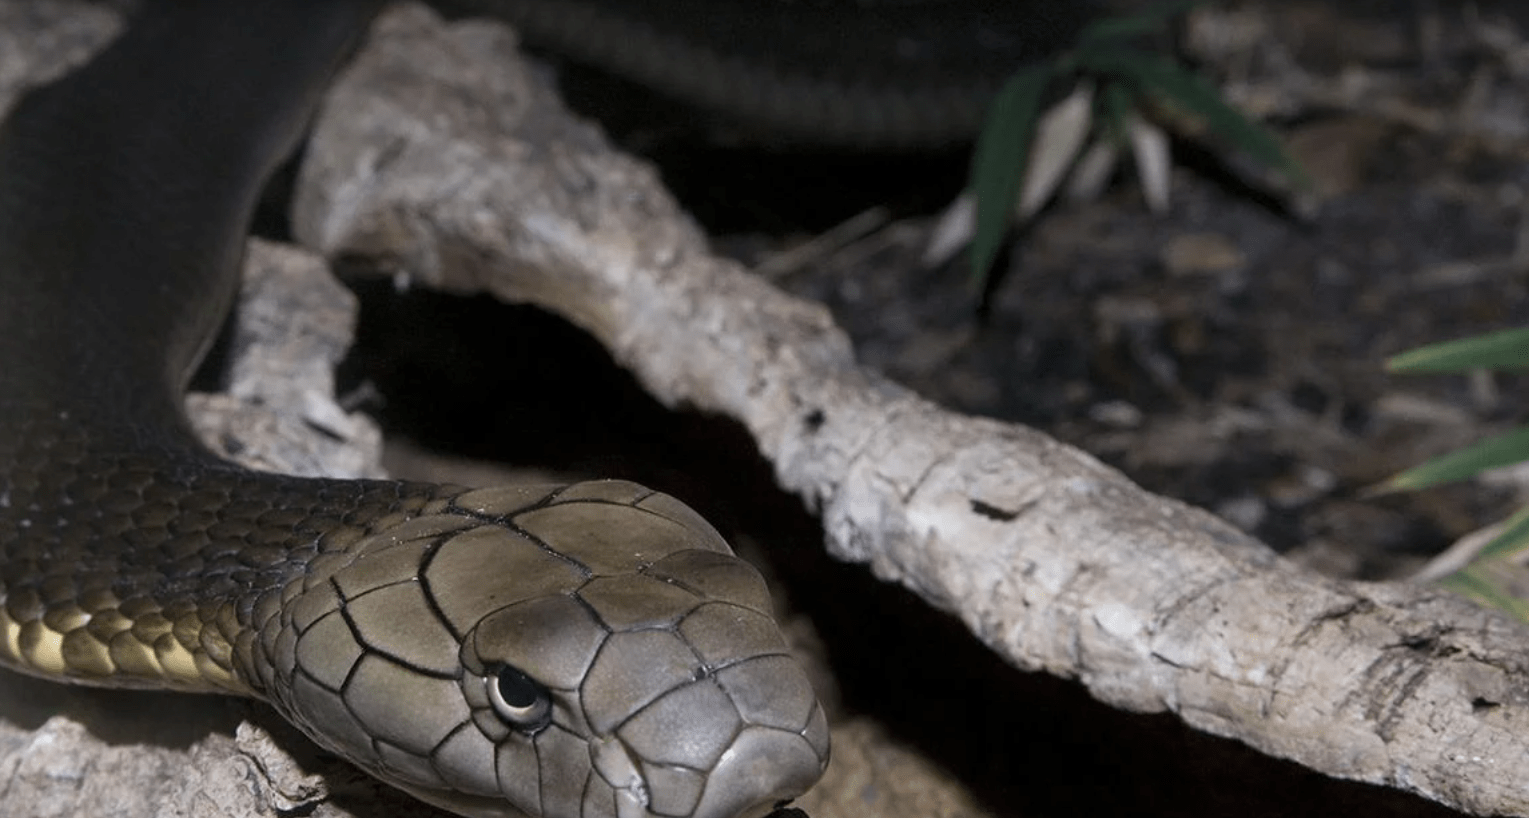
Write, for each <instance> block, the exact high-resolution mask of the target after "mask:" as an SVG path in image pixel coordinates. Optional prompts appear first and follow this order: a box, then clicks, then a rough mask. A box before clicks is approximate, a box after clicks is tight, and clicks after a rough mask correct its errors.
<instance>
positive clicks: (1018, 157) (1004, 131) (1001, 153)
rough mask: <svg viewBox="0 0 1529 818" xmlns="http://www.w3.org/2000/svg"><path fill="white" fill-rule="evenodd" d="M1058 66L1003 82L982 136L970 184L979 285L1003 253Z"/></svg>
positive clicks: (973, 273)
mask: <svg viewBox="0 0 1529 818" xmlns="http://www.w3.org/2000/svg"><path fill="white" fill-rule="evenodd" d="M1053 70H1054V69H1053V67H1052V66H1050V65H1037V66H1032V67H1030V68H1027V69H1025V70H1023V71H1020V72H1019V73H1017V74H1015V75H1014V76H1013V77H1010V78H1009V81H1008V82H1007V83H1005V84H1004V86H1003V89H1002V90H1000V91H999V92H998V96H997V97H996V98H995V99H994V100H993V104H992V108H991V109H990V110H989V112H988V117H987V122H986V124H984V125H983V128H982V133H981V134H980V135H979V136H978V137H977V148H976V151H975V154H974V158H973V160H972V172H971V181H970V186H971V188H972V190H973V191H974V192H975V194H976V198H977V230H976V233H975V234H974V235H973V237H972V252H971V264H972V266H971V279H972V283H973V284H974V285H975V286H978V287H980V286H981V285H982V283H983V282H984V281H985V280H986V279H987V274H988V271H989V270H991V269H992V267H993V261H994V260H995V259H996V258H997V256H998V248H999V247H1000V246H1001V245H1002V244H1003V236H1004V233H1005V231H1006V230H1007V229H1008V226H1009V210H1010V209H1011V208H1012V207H1013V206H1014V201H1015V197H1017V196H1018V195H1019V184H1020V179H1022V178H1023V177H1024V173H1025V166H1026V160H1027V159H1028V158H1029V155H1030V142H1031V140H1032V138H1033V136H1034V133H1035V124H1036V120H1037V118H1038V117H1039V116H1040V108H1041V95H1042V94H1043V93H1045V90H1046V85H1047V84H1048V83H1049V82H1050V81H1051V77H1052V72H1053Z"/></svg>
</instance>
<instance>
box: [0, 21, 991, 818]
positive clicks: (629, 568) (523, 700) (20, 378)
mask: <svg viewBox="0 0 1529 818" xmlns="http://www.w3.org/2000/svg"><path fill="white" fill-rule="evenodd" d="M939 1H940V2H947V1H948V0H939ZM496 2H497V3H498V4H499V5H501V11H514V10H515V9H521V11H522V12H524V13H525V15H529V16H526V17H525V20H524V21H525V22H526V24H527V25H528V26H531V27H533V28H534V27H535V22H536V19H538V18H537V17H536V14H537V13H538V11H537V7H536V4H535V3H521V2H520V1H519V0H496ZM645 2H647V3H648V4H649V5H654V4H655V3H656V4H657V5H662V2H660V0H645ZM478 5H483V4H482V3H479V4H478ZM554 5H556V4H551V3H543V4H542V6H541V7H540V8H541V9H542V10H545V9H546V8H547V7H551V6H554ZM564 5H565V6H566V8H568V9H572V10H575V11H578V12H579V13H586V11H587V10H584V9H585V7H584V5H583V4H578V3H568V4H564ZM641 5H642V4H639V3H633V4H632V5H631V7H632V8H636V7H639V6H641ZM671 5H672V4H671ZM785 5H786V6H790V7H793V8H794V9H795V11H796V12H799V13H805V11H809V10H811V9H812V8H817V7H819V6H820V5H821V4H814V3H809V4H806V5H797V4H785ZM892 5H899V3H897V2H894V3H892ZM380 6H381V0H262V2H260V3H255V2H231V1H225V2H214V0H147V2H145V3H143V4H142V7H141V8H140V9H139V10H138V12H137V13H136V14H135V15H134V16H133V18H132V19H131V20H130V22H129V25H128V26H127V28H126V30H125V33H124V34H122V35H121V36H119V37H118V38H117V39H116V40H115V41H114V42H113V43H111V44H110V45H109V46H108V47H107V48H106V49H105V50H103V51H102V52H101V53H100V54H98V55H97V56H96V57H94V58H93V59H92V60H91V61H90V62H89V63H87V64H86V65H84V66H83V67H81V68H79V69H77V70H75V71H74V72H73V73H71V74H69V75H67V76H65V77H64V78H63V79H61V80H58V81H56V82H54V83H52V84H50V85H47V86H43V87H41V88H37V89H34V90H32V91H31V92H30V93H28V94H27V95H26V96H25V97H24V98H23V99H22V101H21V102H19V103H18V104H17V105H16V106H15V108H14V109H13V110H12V112H11V113H10V115H9V116H8V118H7V119H6V121H5V123H4V124H3V126H0V664H4V665H5V666H8V667H11V668H13V669H17V670H20V671H23V672H26V673H31V674H36V675H40V676H43V677H46V678H52V679H62V680H67V681H71V682H76V683H82V684H91V685H101V686H112V687H163V688H172V689H179V690H186V691H202V692H221V693H234V694H240V695H246V696H252V697H255V698H259V699H263V700H266V701H268V702H270V703H271V704H272V705H273V706H274V707H275V708H276V709H277V710H278V711H279V712H281V713H282V714H283V715H284V716H285V717H286V718H287V719H289V720H290V721H292V722H293V723H294V724H296V725H297V726H298V727H300V728H301V729H302V730H303V731H304V732H306V733H307V734H308V735H309V736H311V737H312V738H313V739H314V740H315V741H316V742H317V743H318V744H320V745H322V746H323V747H325V748H327V749H329V750H331V751H333V752H335V753H337V754H339V755H341V756H343V757H345V758H347V759H349V760H350V761H352V762H354V763H355V764H357V765H358V766H360V767H361V768H363V769H365V770H367V771H369V772H371V773H372V774H374V775H376V776H378V777H379V778H381V779H382V780H385V781H387V782H389V783H392V784H394V785H396V786H398V787H400V788H402V789H404V790H407V791H409V792H411V793H413V794H414V795H416V796H417V797H419V798H421V799H422V800H425V801H427V802H430V803H433V804H436V805H438V806H441V807H444V808H446V809H449V810H452V811H454V812H457V813H459V814H462V815H468V816H544V817H545V818H574V817H575V816H579V817H581V818H603V817H605V816H610V818H648V817H649V816H652V817H654V818H656V817H657V816H664V817H665V818H687V817H692V816H693V818H731V817H732V816H744V815H760V814H763V813H764V812H766V811H768V810H770V809H772V808H773V807H775V806H776V805H778V804H780V803H782V802H784V801H787V800H789V799H791V798H793V797H795V796H797V795H799V794H800V793H802V792H803V791H805V790H806V788H808V787H809V786H811V785H812V784H813V783H814V782H815V781H816V780H817V779H818V777H819V776H820V775H821V774H822V771H823V769H824V767H825V766H826V764H827V759H828V728H827V723H826V720H825V717H824V712H823V709H822V707H821V705H820V704H819V703H818V701H817V699H816V697H815V695H814V694H813V691H812V689H811V687H810V685H809V684H808V681H807V677H806V675H805V673H804V672H803V671H802V669H801V668H800V667H798V666H797V664H796V663H795V662H794V661H793V660H792V659H791V658H790V657H789V656H788V654H787V652H786V646H785V641H784V639H783V637H782V636H781V634H780V632H779V629H778V627H777V626H776V624H775V622H774V620H773V618H772V613H771V603H770V599H769V595H768V593H767V591H766V588H765V586H764V583H763V581H762V579H761V578H760V576H759V574H758V573H757V572H756V571H755V570H754V569H753V568H752V567H750V566H749V565H748V564H747V563H745V562H743V561H741V560H739V559H738V558H736V557H735V556H733V554H732V552H731V550H730V549H729V548H728V546H727V544H726V543H725V542H724V541H723V539H722V538H721V536H720V535H719V534H718V533H717V532H716V531H715V530H714V529H713V528H712V527H711V526H710V525H709V524H708V523H707V522H706V521H705V520H704V519H702V518H701V517H700V516H698V515H697V514H696V513H695V512H694V511H692V510H691V509H689V508H688V507H686V506H685V505H683V504H682V503H680V502H679V501H677V500H675V499H674V498H671V497H669V496H666V495H663V494H659V493H656V492H653V491H651V490H648V489H645V488H643V487H641V486H638V485H635V484H632V483H626V482H620V481H594V482H586V483H579V484H575V485H569V486H513V487H500V488H489V489H468V488H462V487H455V486H439V485H427V484H420V483H409V482H392V481H355V480H332V479H310V478H296V477H290V476H283V475H274V474H265V473H257V472H253V471H249V470H246V469H243V468H241V467H238V466H235V465H233V464H230V463H228V462H225V461H223V460H221V459H219V458H217V457H216V456H214V455H212V454H211V453H209V452H208V450H206V449H205V448H204V447H203V446H202V445H201V444H200V443H199V442H198V441H197V440H196V439H195V437H194V436H193V435H192V433H191V431H190V428H189V425H188V422H187V420H186V418H185V416H184V414H183V410H182V403H183V395H184V391H185V387H186V383H187V381H188V378H189V377H190V374H191V372H192V371H193V370H194V368H195V366H196V365H197V363H198V362H199V361H200V359H201V357H202V356H203V354H204V353H205V351H206V348H207V346H208V344H209V343H210V339H211V337H212V336H213V334H214V333H215V331H216V329H217V327H218V326H219V324H220V323H221V322H222V320H223V316H224V315H225V314H226V312H227V311H228V308H229V306H230V304H231V301H232V299H233V295H234V292H235V288H236V279H237V268H238V263H239V261H240V258H241V255H242V252H243V240H244V237H245V234H246V231H247V229H248V225H249V222H250V219H251V214H252V212H253V209H254V207H255V204H256V201H257V198H258V195H259V193H260V190H261V188H262V185H263V183H264V181H265V180H266V178H267V177H268V176H269V175H270V174H271V173H272V172H273V171H274V169H275V168H276V167H277V166H278V165H279V164H280V163H281V162H282V161H283V160H284V159H285V158H286V157H287V156H288V154H289V153H291V151H292V150H293V148H294V147H295V145H296V144H297V143H298V141H299V138H300V136H301V134H302V132H303V130H304V128H305V127H306V124H307V122H308V121H309V119H310V118H311V116H312V114H313V112H314V109H315V108H316V106H317V105H318V100H319V98H320V96H321V93H322V91H323V89H324V87H325V85H326V83H327V82H328V80H329V79H330V77H331V76H332V74H333V72H334V71H335V70H336V69H337V68H338V67H339V65H341V64H342V63H343V61H344V58H345V57H346V56H347V55H348V53H349V52H350V50H351V49H352V48H353V47H354V46H355V45H356V43H357V42H358V40H359V38H360V37H361V35H362V34H363V33H364V31H365V29H366V27H367V25H368V24H369V22H370V20H371V19H372V18H373V16H374V15H375V14H376V13H377V11H378V9H379V7H380ZM611 8H620V6H619V4H617V5H616V6H608V7H607V8H606V11H604V12H600V13H598V14H596V16H595V17H588V16H587V15H586V18H584V19H586V21H589V20H606V19H608V18H609V19H616V20H617V21H618V23H619V25H620V26H626V27H631V28H633V29H634V30H635V29H636V28H638V27H639V26H638V23H636V22H634V21H630V20H626V21H624V22H622V20H621V18H620V17H619V15H617V16H616V17H614V18H613V17H611V14H610V9H611ZM676 8H677V7H676ZM672 10H673V9H671V12H672ZM650 11H652V10H650ZM517 13H520V12H517ZM589 13H594V12H589ZM511 16H512V17H513V16H514V15H511ZM522 16H524V15H522ZM672 16H673V15H672V14H671V17H672ZM681 16H682V17H683V16H684V15H681ZM554 22H556V19H555V16H554ZM591 25H592V24H591ZM565 27H566V26H565ZM553 28H554V29H555V28H556V26H553ZM590 30H593V29H592V28H591V29H590ZM554 34H555V32H554ZM552 39H554V40H556V39H557V37H556V36H553V37H552ZM635 39H639V40H640V39H641V38H635ZM665 42H668V41H666V40H660V41H659V43H660V46H662V45H663V43H665ZM661 50H662V49H661ZM649 61H650V62H651V60H649ZM620 62H621V61H620V60H619V59H618V60H617V63H618V64H619V63H620ZM642 63H643V60H641V59H639V60H637V63H636V64H634V65H636V68H640V67H641V64H642ZM729 64H732V65H735V67H737V66H742V65H744V63H740V62H737V61H731V62H730V63H729ZM618 67H619V66H618ZM628 67H631V66H628ZM634 70H635V69H634ZM666 72H667V73H666ZM638 73H641V72H640V71H639V72H638ZM673 75H674V72H673V71H671V70H669V69H664V70H661V71H658V72H657V73H656V74H655V75H654V76H652V77H649V79H651V80H652V81H654V82H655V83H658V84H660V85H662V84H664V82H665V79H664V77H665V76H670V77H671V79H672V77H673ZM793 83H796V85H793ZM767 84H768V83H767ZM680 85H681V86H683V83H680ZM800 85H801V83H799V82H797V81H796V80H788V81H784V85H782V83H781V82H776V83H775V84H774V85H773V86H771V88H773V89H774V90H772V91H770V92H769V93H766V94H765V96H766V97H771V96H772V95H773V96H774V97H779V96H781V95H782V94H783V93H785V91H782V88H785V87H786V86H791V87H790V88H786V91H791V90H792V88H795V91H802V88H803V87H805V86H802V87H797V86H800ZM809 85H810V83H809ZM675 90H676V91H677V92H678V93H681V94H682V95H683V94H685V93H690V91H689V90H687V89H686V88H684V87H678V88H676V89H675ZM703 90H704V89H703ZM811 91H812V89H811V88H807V89H806V91H805V92H803V93H805V94H806V96H807V97H809V98H811V97H812V92H811ZM702 96H704V95H702ZM813 99H815V101H813ZM813 99H809V103H810V104H808V105H807V106H806V107H807V109H815V110H816V111H817V113H816V114H811V113H809V115H807V116H806V117H805V118H801V117H798V118H795V119H793V118H791V117H789V116H787V117H786V118H785V121H784V123H783V125H782V129H783V130H787V131H789V130H791V129H793V128H827V129H828V130H827V131H826V132H825V134H826V135H827V136H829V137H831V138H833V139H839V138H848V139H854V138H860V137H857V136H856V134H860V135H861V136H864V134H863V133H861V131H857V130H856V129H857V128H861V125H856V124H854V122H858V121H861V120H867V121H873V122H872V126H870V127H872V128H873V129H880V130H881V131H888V130H896V129H897V128H899V127H902V126H903V125H906V124H907V122H905V121H904V119H905V118H901V117H899V116H890V115H887V114H885V113H884V112H883V111H882V110H881V107H878V106H881V103H876V104H870V103H868V104H866V105H863V106H860V107H859V108H857V109H856V110H858V111H860V113H862V114H865V113H866V112H869V113H868V114H867V116H858V115H857V116H854V117H849V118H847V119H845V118H842V117H841V118H840V119H839V120H837V121H839V124H838V125H832V126H829V125H824V124H822V122H821V121H820V119H819V118H814V117H817V115H818V114H821V113H823V109H824V103H823V100H822V99H820V98H813ZM898 99H900V100H902V102H901V103H899V104H903V105H906V104H907V102H908V98H906V97H899V98H898ZM883 101H884V100H883ZM766 107H768V106H766ZM882 107H884V106H882ZM935 113H936V114H939V115H942V116H943V115H946V114H949V110H946V109H939V108H937V109H936V111H935ZM779 114H780V111H776V112H774V113H771V112H769V111H766V112H765V114H764V115H765V116H767V117H777V118H779ZM947 118H948V117H947ZM846 123H848V124H846ZM877 123H879V124H877ZM950 125H951V123H950V122H944V123H943V124H941V125H939V126H938V127H935V128H933V129H930V128H928V127H923V126H913V127H912V132H913V133H915V136H917V139H915V140H914V141H918V139H923V138H926V137H929V136H930V135H931V134H933V135H934V136H936V137H939V136H941V135H942V134H944V133H945V130H942V129H947V130H948V127H949V126H950ZM963 127H969V125H967V126H963ZM920 128H923V129H922V130H920ZM862 130H863V129H862ZM920 134H921V135H920ZM894 141H907V140H906V139H904V137H902V136H898V137H895V138H894Z"/></svg>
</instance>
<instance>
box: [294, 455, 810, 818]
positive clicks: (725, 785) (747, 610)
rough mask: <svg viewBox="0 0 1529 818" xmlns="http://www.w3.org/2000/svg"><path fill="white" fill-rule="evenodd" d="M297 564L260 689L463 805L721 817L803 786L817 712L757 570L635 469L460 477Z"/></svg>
mask: <svg viewBox="0 0 1529 818" xmlns="http://www.w3.org/2000/svg"><path fill="white" fill-rule="evenodd" d="M347 553H349V554H354V555H356V556H355V558H354V559H353V560H351V561H349V562H348V563H347V564H346V565H344V566H343V567H341V568H339V569H338V570H335V571H334V572H333V574H332V576H330V577H329V579H328V581H327V582H313V581H311V580H310V581H309V582H308V583H306V584H307V585H308V586H310V588H309V590H308V591H306V592H305V593H303V594H300V595H293V601H292V602H291V603H289V604H288V605H287V606H285V608H284V609H283V612H282V613H280V614H279V615H278V616H279V618H280V619H281V621H282V625H283V627H281V628H279V629H275V630H278V631H280V632H282V633H283V634H289V635H283V636H278V637H276V638H273V639H267V640H266V641H267V642H268V643H269V644H270V651H269V652H270V653H271V654H272V660H271V666H272V667H273V668H274V671H272V672H273V673H274V675H275V676H276V677H282V678H279V679H275V678H273V679H272V681H273V682H282V683H280V684H268V685H267V691H268V695H269V696H270V697H271V699H272V700H273V702H275V703H276V705H277V706H278V708H280V709H282V710H283V711H285V712H286V714H287V715H288V717H289V718H291V719H292V720H293V721H294V722H295V723H297V724H299V725H300V726H302V727H303V728H304V729H305V730H306V731H307V732H308V733H309V734H310V735H312V736H313V737H314V738H315V739H316V740H317V741H319V743H321V744H323V745H325V746H327V747H329V748H330V749H332V750H334V751H336V752H338V753H340V754H342V755H344V756H346V757H348V758H350V759H351V760H352V761H354V762H356V763H357V764H359V765H360V766H362V767H364V768H366V769H368V770H370V771H371V772H373V773H375V774H376V775H378V776H379V777H381V778H383V779H384V780H387V781H390V782H392V783H394V784H396V785H397V786H399V787H401V788H403V789H406V790H408V791H410V792H412V793H413V794H415V795H416V796H418V797H420V798H421V799H423V800H425V801H429V802H431V803H434V804H437V805H439V806H442V807H445V808H447V809H450V810H453V811H456V812H458V813H460V814H462V815H468V816H517V815H522V814H524V815H529V816H539V817H540V818H606V817H608V818H659V817H660V816H662V818H736V816H749V815H762V814H763V813H765V812H766V811H768V810H769V809H770V808H771V807H773V806H775V805H777V804H779V803H781V802H783V801H785V800H788V799H791V798H794V797H796V796H797V795H800V794H801V793H802V792H804V791H805V790H806V789H807V788H808V787H810V786H811V785H812V784H813V783H814V782H816V781H817V779H818V778H819V777H820V776H821V774H822V772H823V769H824V767H825V766H826V764H827V761H828V727H827V722H826V720H825V717H824V713H823V708H822V706H821V705H820V704H819V703H818V701H817V698H816V696H815V695H814V693H813V691H812V688H811V686H810V684H809V683H808V681H807V676H806V674H805V673H804V672H803V671H802V669H801V667H800V666H798V665H797V663H796V662H795V661H794V660H793V659H792V658H791V657H790V656H789V655H788V653H787V650H786V644H785V640H784V639H783V637H782V636H781V633H780V630H779V628H778V627H777V625H776V624H775V621H774V619H773V617H772V615H771V603H770V598H769V595H768V592H767V590H766V588H765V585H764V581H763V580H762V579H761V577H760V576H759V573H758V572H757V571H756V570H755V569H754V568H753V567H752V566H750V565H748V563H746V562H744V561H742V560H740V559H738V558H737V557H735V556H733V554H732V551H731V550H730V549H729V548H728V547H727V545H726V543H725V542H724V541H723V539H722V538H721V536H720V535H719V534H717V532H716V530H715V529H713V528H712V527H711V526H710V525H709V524H708V523H706V522H705V520H703V519H702V518H701V517H700V516H699V515H697V514H696V513H695V512H694V511H692V510H691V509H689V508H688V507H686V506H685V505H683V504H682V503H680V502H679V501H677V500H675V499H673V498H672V497H669V496H667V495H663V494H658V493H655V492H652V491H650V490H648V489H645V488H643V487H641V486H637V485H635V484H632V483H626V482H620V481H600V482H590V483H580V484H576V485H573V486H568V487H563V488H557V489H547V488H545V487H511V488H502V489H482V490H475V491H469V492H465V493H463V494H460V495H458V496H456V497H453V498H451V499H450V500H449V501H446V502H445V503H444V504H443V507H442V508H441V509H439V513H431V514H426V515H422V516H417V517H413V518H411V519H409V520H407V521H404V522H402V523H400V524H399V525H397V526H390V527H388V528H386V529H385V530H382V531H378V532H376V533H373V534H372V535H370V536H368V537H366V538H364V539H363V540H362V541H360V542H358V543H357V544H356V545H355V546H354V547H351V548H348V549H347Z"/></svg>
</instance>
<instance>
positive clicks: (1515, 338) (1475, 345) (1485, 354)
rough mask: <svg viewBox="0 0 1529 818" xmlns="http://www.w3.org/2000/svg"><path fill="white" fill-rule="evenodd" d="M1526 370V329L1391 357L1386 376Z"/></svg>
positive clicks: (1528, 340)
mask: <svg viewBox="0 0 1529 818" xmlns="http://www.w3.org/2000/svg"><path fill="white" fill-rule="evenodd" d="M1524 368H1529V327H1523V328H1521V329H1509V330H1503V331H1501V332H1493V333H1488V334H1486V335H1475V336H1472V337H1470V338H1459V339H1456V340H1454V341H1443V342H1441V343H1437V344H1429V345H1428V346H1423V347H1418V348H1417V349H1411V350H1408V351H1406V352H1403V353H1402V354H1400V355H1394V356H1392V357H1391V358H1389V359H1387V360H1386V370H1387V371H1388V372H1404V373H1408V374H1412V373H1419V372H1460V371H1462V370H1467V369H1524Z"/></svg>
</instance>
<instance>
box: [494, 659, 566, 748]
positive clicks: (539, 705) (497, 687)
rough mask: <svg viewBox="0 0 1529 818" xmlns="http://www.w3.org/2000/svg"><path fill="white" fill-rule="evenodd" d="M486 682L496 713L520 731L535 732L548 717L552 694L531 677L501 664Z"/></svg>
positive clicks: (548, 720)
mask: <svg viewBox="0 0 1529 818" xmlns="http://www.w3.org/2000/svg"><path fill="white" fill-rule="evenodd" d="M484 681H485V682H487V683H488V699H489V701H490V702H491V703H492V704H493V705H494V710H496V711H498V713H499V717H500V718H502V719H504V720H505V721H506V722H508V723H509V725H510V726H511V727H514V728H515V729H516V730H519V731H520V732H522V733H535V732H537V731H538V730H540V729H542V728H543V727H546V726H547V723H548V722H550V721H552V697H551V696H550V695H549V694H548V693H547V689H546V688H545V687H542V686H541V685H539V684H537V683H536V680H535V679H532V678H531V677H530V676H527V675H526V674H524V673H521V672H520V670H518V669H517V668H513V667H510V666H509V665H505V666H504V667H501V668H500V669H499V672H498V673H496V674H494V675H493V676H489V677H488V678H486V679H484Z"/></svg>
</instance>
